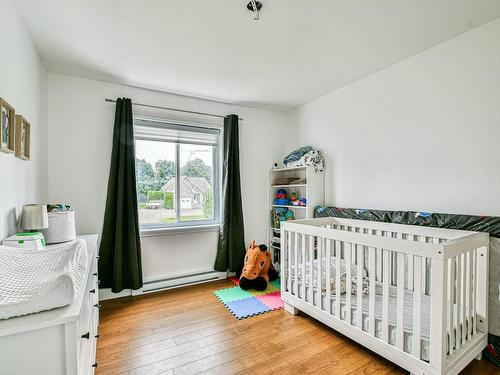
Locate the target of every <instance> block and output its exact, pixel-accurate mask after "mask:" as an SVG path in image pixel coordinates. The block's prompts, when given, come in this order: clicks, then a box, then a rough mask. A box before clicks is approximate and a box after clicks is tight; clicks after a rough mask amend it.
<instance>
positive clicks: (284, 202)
mask: <svg viewBox="0 0 500 375" xmlns="http://www.w3.org/2000/svg"><path fill="white" fill-rule="evenodd" d="M274 204H279V205H280V206H288V205H290V198H288V193H287V191H286V190H285V189H279V190H278V191H277V192H276V194H275V195H274Z"/></svg>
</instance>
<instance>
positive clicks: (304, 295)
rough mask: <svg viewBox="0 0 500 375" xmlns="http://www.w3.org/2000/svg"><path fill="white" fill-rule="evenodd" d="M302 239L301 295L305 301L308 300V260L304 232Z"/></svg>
mask: <svg viewBox="0 0 500 375" xmlns="http://www.w3.org/2000/svg"><path fill="white" fill-rule="evenodd" d="M301 240H302V246H301V250H302V280H301V281H302V283H301V288H302V291H301V293H300V294H301V295H300V297H301V298H303V299H304V301H307V297H306V264H307V260H306V235H305V234H303V235H301Z"/></svg>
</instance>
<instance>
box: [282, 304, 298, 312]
mask: <svg viewBox="0 0 500 375" xmlns="http://www.w3.org/2000/svg"><path fill="white" fill-rule="evenodd" d="M284 308H285V311H287V312H289V313H290V314H293V315H297V314H298V313H299V310H298V309H296V308H295V307H293V306H292V305H290V304H289V303H286V302H285V303H284Z"/></svg>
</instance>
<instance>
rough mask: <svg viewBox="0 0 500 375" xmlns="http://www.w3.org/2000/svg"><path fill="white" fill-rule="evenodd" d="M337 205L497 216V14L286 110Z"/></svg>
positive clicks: (499, 37) (499, 28)
mask: <svg viewBox="0 0 500 375" xmlns="http://www.w3.org/2000/svg"><path fill="white" fill-rule="evenodd" d="M289 121H290V123H293V124H295V126H297V127H298V130H297V131H298V134H299V135H298V137H297V139H298V140H300V142H295V145H297V144H299V143H300V144H311V145H313V146H316V147H319V148H320V149H322V150H323V151H324V153H325V155H326V157H327V163H328V164H327V169H326V200H327V203H329V204H335V205H338V206H341V207H360V208H377V209H401V210H428V211H434V212H449V213H466V214H490V215H500V199H499V192H500V173H499V170H500V169H499V168H500V19H497V20H496V21H493V22H490V23H488V24H486V25H484V26H482V27H479V28H477V29H475V30H473V31H470V32H468V33H466V34H462V35H461V36H459V37H457V38H455V39H452V40H450V41H448V42H445V43H443V44H441V45H438V46H436V47H434V48H432V49H430V50H427V51H426V52H423V53H420V54H418V55H416V56H414V57H411V58H409V59H407V60H405V61H403V62H400V63H398V64H396V65H393V66H391V67H389V68H387V69H385V70H383V71H380V72H379V73H376V74H373V75H371V76H369V77H367V78H364V79H362V80H360V81H358V82H355V83H353V84H351V85H349V86H347V87H345V88H343V89H340V90H337V91H334V92H332V93H330V94H328V95H326V96H324V97H322V98H320V99H318V100H316V101H314V102H311V103H309V104H306V105H304V106H302V107H300V108H299V109H297V110H294V111H293V112H291V113H290V114H289Z"/></svg>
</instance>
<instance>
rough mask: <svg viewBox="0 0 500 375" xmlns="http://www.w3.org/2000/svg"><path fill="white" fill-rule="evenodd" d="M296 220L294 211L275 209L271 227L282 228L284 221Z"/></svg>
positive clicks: (272, 212) (281, 208)
mask: <svg viewBox="0 0 500 375" xmlns="http://www.w3.org/2000/svg"><path fill="white" fill-rule="evenodd" d="M288 220H295V215H294V214H293V211H291V210H289V209H288V208H284V207H275V208H274V209H273V210H272V211H271V225H272V226H273V228H280V227H281V225H280V224H281V222H282V221H288Z"/></svg>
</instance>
